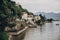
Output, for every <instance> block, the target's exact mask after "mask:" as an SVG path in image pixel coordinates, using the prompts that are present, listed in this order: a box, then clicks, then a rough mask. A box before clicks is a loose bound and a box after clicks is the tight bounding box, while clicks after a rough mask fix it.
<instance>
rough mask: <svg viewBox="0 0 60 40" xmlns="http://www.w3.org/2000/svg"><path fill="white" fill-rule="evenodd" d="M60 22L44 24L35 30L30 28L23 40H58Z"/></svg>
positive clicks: (59, 37)
mask: <svg viewBox="0 0 60 40" xmlns="http://www.w3.org/2000/svg"><path fill="white" fill-rule="evenodd" d="M56 23H58V24H60V21H56V22H52V23H45V24H44V25H42V26H37V28H30V29H29V30H28V31H27V33H26V36H25V38H24V40H60V25H56Z"/></svg>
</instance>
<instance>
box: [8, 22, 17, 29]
mask: <svg viewBox="0 0 60 40" xmlns="http://www.w3.org/2000/svg"><path fill="white" fill-rule="evenodd" d="M8 26H9V27H10V28H12V27H14V26H16V23H9V24H8Z"/></svg>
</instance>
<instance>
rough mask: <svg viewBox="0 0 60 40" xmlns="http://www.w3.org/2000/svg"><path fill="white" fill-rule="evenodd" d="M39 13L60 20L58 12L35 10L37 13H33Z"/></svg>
mask: <svg viewBox="0 0 60 40" xmlns="http://www.w3.org/2000/svg"><path fill="white" fill-rule="evenodd" d="M39 14H42V15H45V16H46V18H47V19H49V18H53V19H55V20H60V13H53V12H50V13H45V12H37V13H35V15H39Z"/></svg>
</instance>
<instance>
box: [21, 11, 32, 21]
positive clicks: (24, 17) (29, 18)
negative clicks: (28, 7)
mask: <svg viewBox="0 0 60 40" xmlns="http://www.w3.org/2000/svg"><path fill="white" fill-rule="evenodd" d="M22 19H23V20H27V21H32V19H33V14H28V13H26V12H23V15H22Z"/></svg>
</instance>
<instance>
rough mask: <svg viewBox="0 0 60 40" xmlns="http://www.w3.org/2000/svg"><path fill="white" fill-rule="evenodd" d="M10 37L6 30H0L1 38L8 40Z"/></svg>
mask: <svg viewBox="0 0 60 40" xmlns="http://www.w3.org/2000/svg"><path fill="white" fill-rule="evenodd" d="M8 37H9V36H8V35H7V33H6V32H0V40H8Z"/></svg>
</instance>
